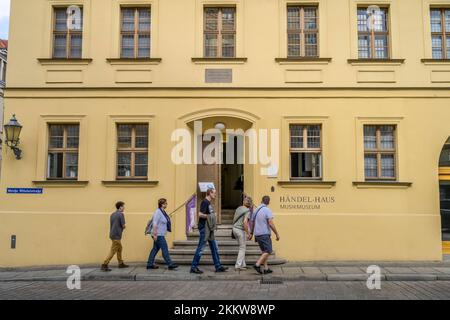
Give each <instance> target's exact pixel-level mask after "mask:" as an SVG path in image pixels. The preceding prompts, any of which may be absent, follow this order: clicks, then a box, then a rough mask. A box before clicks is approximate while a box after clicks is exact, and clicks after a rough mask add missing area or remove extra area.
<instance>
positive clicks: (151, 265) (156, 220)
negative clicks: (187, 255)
mask: <svg viewBox="0 0 450 320" xmlns="http://www.w3.org/2000/svg"><path fill="white" fill-rule="evenodd" d="M166 208H167V200H166V199H159V200H158V209H157V210H156V211H155V213H154V214H153V232H152V234H151V236H152V238H153V241H154V242H153V249H152V251H151V252H150V255H149V257H148V262H147V269H158V268H159V267H158V266H156V265H155V257H156V255H157V254H158V252H159V250H160V249H161V250H162V254H163V258H164V261H165V262H166V264H167V266H168V268H169V270H175V269H176V268H178V266H177V265H175V264H174V263H173V262H172V260H171V259H170V254H169V247H168V246H167V241H166V238H165V237H166V234H167V232H172V223H171V221H170V217H169V215H168V214H167V213H166V211H165V209H166Z"/></svg>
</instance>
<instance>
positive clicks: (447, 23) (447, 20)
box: [445, 10, 450, 32]
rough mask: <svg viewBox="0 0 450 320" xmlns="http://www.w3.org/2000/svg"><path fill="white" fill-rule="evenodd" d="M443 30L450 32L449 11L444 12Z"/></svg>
mask: <svg viewBox="0 0 450 320" xmlns="http://www.w3.org/2000/svg"><path fill="white" fill-rule="evenodd" d="M445 30H446V32H450V10H445Z"/></svg>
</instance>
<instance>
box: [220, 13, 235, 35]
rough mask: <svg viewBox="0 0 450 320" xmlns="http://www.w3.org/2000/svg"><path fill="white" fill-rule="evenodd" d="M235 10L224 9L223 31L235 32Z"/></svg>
mask: <svg viewBox="0 0 450 320" xmlns="http://www.w3.org/2000/svg"><path fill="white" fill-rule="evenodd" d="M235 10H236V9H235V8H224V9H222V30H224V31H234V30H235V19H234V16H235V14H234V13H235Z"/></svg>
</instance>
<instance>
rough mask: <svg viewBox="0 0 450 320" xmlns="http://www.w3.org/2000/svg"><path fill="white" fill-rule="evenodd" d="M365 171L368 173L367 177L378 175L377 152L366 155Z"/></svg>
mask: <svg viewBox="0 0 450 320" xmlns="http://www.w3.org/2000/svg"><path fill="white" fill-rule="evenodd" d="M364 172H365V175H366V179H370V178H377V177H378V159H377V155H376V154H366V155H365V157H364Z"/></svg>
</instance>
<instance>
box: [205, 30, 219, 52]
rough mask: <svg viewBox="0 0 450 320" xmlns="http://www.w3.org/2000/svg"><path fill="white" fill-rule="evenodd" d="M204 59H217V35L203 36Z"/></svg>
mask: <svg viewBox="0 0 450 320" xmlns="http://www.w3.org/2000/svg"><path fill="white" fill-rule="evenodd" d="M205 57H207V58H214V57H217V35H215V34H205Z"/></svg>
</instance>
